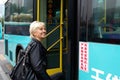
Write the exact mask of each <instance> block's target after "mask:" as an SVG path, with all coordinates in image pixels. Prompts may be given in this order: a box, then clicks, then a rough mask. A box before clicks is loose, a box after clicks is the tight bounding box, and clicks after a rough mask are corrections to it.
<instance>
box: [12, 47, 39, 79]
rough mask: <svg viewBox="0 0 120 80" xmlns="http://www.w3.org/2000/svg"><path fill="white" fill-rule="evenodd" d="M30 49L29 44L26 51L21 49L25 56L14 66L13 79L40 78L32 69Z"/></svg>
mask: <svg viewBox="0 0 120 80" xmlns="http://www.w3.org/2000/svg"><path fill="white" fill-rule="evenodd" d="M29 51H30V46H28V48H27V50H26V51H20V54H22V55H23V56H22V57H21V59H20V60H19V62H18V63H17V64H16V65H15V66H14V67H13V70H12V72H11V74H10V78H11V79H12V80H38V79H37V76H36V74H35V72H34V70H33V69H32V67H31V65H30V61H29V56H28V53H29Z"/></svg>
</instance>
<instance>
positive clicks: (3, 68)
mask: <svg viewBox="0 0 120 80" xmlns="http://www.w3.org/2000/svg"><path fill="white" fill-rule="evenodd" d="M7 65H8V62H7V61H6V59H5V57H4V56H3V54H0V80H10V78H9V70H8V67H7Z"/></svg>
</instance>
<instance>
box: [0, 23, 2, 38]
mask: <svg viewBox="0 0 120 80" xmlns="http://www.w3.org/2000/svg"><path fill="white" fill-rule="evenodd" d="M0 39H2V24H1V23H0Z"/></svg>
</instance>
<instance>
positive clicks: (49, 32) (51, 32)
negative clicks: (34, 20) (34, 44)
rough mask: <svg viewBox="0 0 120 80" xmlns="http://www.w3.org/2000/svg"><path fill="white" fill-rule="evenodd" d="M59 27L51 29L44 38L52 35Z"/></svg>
mask: <svg viewBox="0 0 120 80" xmlns="http://www.w3.org/2000/svg"><path fill="white" fill-rule="evenodd" d="M59 27H60V25H58V26H56V27H55V28H54V29H52V30H51V31H50V32H49V33H48V34H47V35H46V37H48V36H49V35H50V34H52V33H53V32H54V31H55V30H57V29H58V28H59Z"/></svg>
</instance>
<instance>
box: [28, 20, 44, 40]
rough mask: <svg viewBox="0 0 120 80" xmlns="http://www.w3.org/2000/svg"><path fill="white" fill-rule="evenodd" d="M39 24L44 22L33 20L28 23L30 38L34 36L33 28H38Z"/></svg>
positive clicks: (41, 24)
mask: <svg viewBox="0 0 120 80" xmlns="http://www.w3.org/2000/svg"><path fill="white" fill-rule="evenodd" d="M41 26H45V23H44V22H39V21H33V22H32V23H31V24H30V28H29V32H30V37H31V38H34V32H35V30H36V29H38V28H39V27H41Z"/></svg>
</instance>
